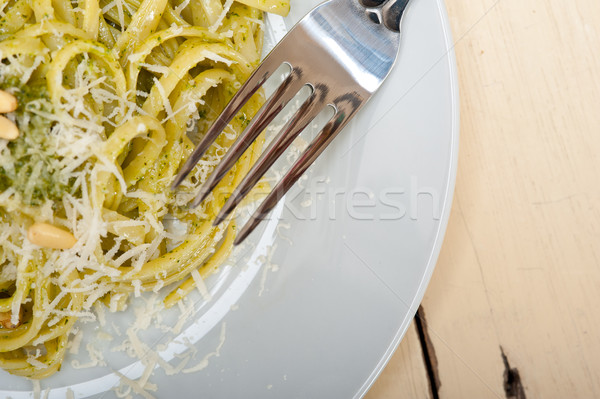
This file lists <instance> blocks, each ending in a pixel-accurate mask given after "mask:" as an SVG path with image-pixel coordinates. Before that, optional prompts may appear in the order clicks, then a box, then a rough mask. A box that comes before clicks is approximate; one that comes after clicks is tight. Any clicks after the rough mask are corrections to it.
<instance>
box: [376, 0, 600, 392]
mask: <svg viewBox="0 0 600 399" xmlns="http://www.w3.org/2000/svg"><path fill="white" fill-rule="evenodd" d="M446 3H447V6H448V12H449V15H450V19H451V25H452V29H453V32H454V38H455V40H456V54H457V62H458V68H459V79H460V90H461V149H460V159H459V172H458V180H457V188H456V196H455V205H454V208H453V211H452V215H451V220H450V225H449V229H448V233H447V236H446V241H445V243H444V248H443V250H442V254H441V256H440V259H439V262H438V267H437V270H436V272H435V274H434V276H433V279H432V281H431V285H430V287H429V289H428V291H427V294H426V296H425V300H424V302H423V306H424V308H425V309H426V311H427V320H428V324H429V332H430V335H431V339H432V342H433V344H434V348H435V351H436V355H437V359H438V373H439V376H440V379H441V387H440V390H439V392H438V395H439V397H440V398H444V399H446V398H461V399H462V398H505V397H511V395H512V397H515V396H514V395H516V394H515V393H514V391H511V390H510V389H508V388H510V384H508V386H505V382H506V381H505V380H506V379H507V376H514V374H505V372H507V367H506V363H505V362H504V360H503V358H502V350H503V351H504V354H505V355H506V360H507V361H508V362H509V364H510V367H509V368H512V369H514V370H512V371H514V372H518V376H519V377H520V380H521V383H522V385H523V387H522V388H523V389H522V393H524V394H525V395H526V397H527V398H582V399H583V398H594V397H600V339H598V337H599V336H600V311H598V309H597V304H598V303H599V302H600V261H599V259H600V184H599V182H598V180H599V176H600V24H599V23H598V22H599V21H600V2H599V1H597V0H572V1H569V2H564V1H559V0H529V1H522V0H499V1H497V0H471V1H459V0H446ZM501 348H502V349H501ZM415 350H416V349H415V348H413V347H412V346H410V345H409V344H408V343H407V342H403V343H402V345H401V347H400V349H399V351H398V352H397V354H396V356H395V358H394V359H393V360H392V362H391V363H390V367H388V368H387V369H386V370H385V372H384V373H383V375H382V376H381V378H380V380H378V381H377V382H376V384H375V385H374V387H373V391H372V394H371V395H369V396H368V397H369V399H380V398H384V397H395V398H405V397H406V398H412V397H414V398H420V397H427V396H426V395H425V396H411V395H407V394H406V391H404V390H403V389H401V388H400V387H396V388H394V386H393V384H391V383H390V382H389V381H394V380H395V379H397V378H400V377H399V375H400V374H403V373H408V374H409V375H412V374H414V371H412V370H411V371H410V372H409V371H407V369H406V368H407V367H411V366H409V365H408V363H406V362H405V361H404V358H406V357H411V356H415V354H414V353H412V352H413V351H415ZM419 350H420V348H419ZM398 364H400V365H402V366H401V367H400V368H398V366H397V365H398ZM412 367H418V366H412ZM509 382H510V381H509ZM394 389H396V390H395V391H394ZM378 392H386V395H388V396H381V395H379V396H378Z"/></svg>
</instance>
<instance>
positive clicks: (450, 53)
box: [354, 0, 460, 398]
mask: <svg viewBox="0 0 600 399" xmlns="http://www.w3.org/2000/svg"><path fill="white" fill-rule="evenodd" d="M435 2H436V5H437V9H438V13H439V17H440V22H441V28H442V31H443V35H444V42H445V46H446V54H445V55H444V56H443V58H441V59H440V61H441V60H447V61H448V66H449V75H450V82H449V83H450V86H449V89H450V100H451V101H450V104H451V119H452V125H451V140H450V154H449V165H448V172H449V173H448V178H447V180H446V183H447V185H446V187H447V190H446V192H445V196H444V201H443V206H442V208H441V217H440V223H439V225H438V229H437V232H436V235H435V240H434V245H433V249H432V251H431V253H430V256H429V260H428V261H427V265H426V266H425V269H424V274H423V278H422V279H421V282H420V284H419V287H418V290H417V293H416V295H415V296H414V298H413V301H412V303H411V304H410V308H409V310H408V312H407V313H406V316H405V317H404V320H403V321H402V323H401V325H400V327H399V328H398V330H397V332H396V335H395V336H394V338H393V339H392V340H391V342H390V344H389V346H388V348H387V350H386V351H385V352H384V354H383V356H382V357H381V358H380V360H379V362H378V363H377V365H376V366H375V368H374V369H373V372H372V373H371V374H370V375H369V377H368V378H367V380H366V381H365V382H364V383H363V385H362V386H361V388H360V389H359V390H358V392H357V393H356V394H355V395H354V398H362V397H363V396H364V395H366V394H367V393H368V392H369V390H370V389H371V388H372V386H373V384H374V383H375V381H376V380H377V379H378V378H379V377H380V376H381V373H382V372H383V370H384V369H385V367H386V366H387V365H388V363H389V361H390V359H391V358H392V356H393V355H394V354H395V353H396V351H397V350H398V347H399V346H400V343H401V342H402V339H403V338H404V335H405V334H406V331H407V330H408V327H409V326H410V324H411V323H412V321H413V319H414V317H415V315H416V313H417V310H418V308H419V306H420V304H421V302H422V301H423V297H424V296H425V292H426V290H427V287H428V286H429V282H430V280H431V277H432V275H433V272H434V270H435V268H436V265H437V261H438V259H439V255H440V252H441V249H442V245H443V242H444V238H445V236H446V232H447V228H448V222H449V219H450V213H451V210H452V205H453V202H454V194H455V188H456V178H457V174H458V173H457V172H458V153H459V139H460V92H459V78H458V65H457V62H456V53H455V51H454V49H455V46H456V43H454V39H453V35H452V29H451V26H450V18H449V16H448V10H447V7H446V4H445V2H444V0H435Z"/></svg>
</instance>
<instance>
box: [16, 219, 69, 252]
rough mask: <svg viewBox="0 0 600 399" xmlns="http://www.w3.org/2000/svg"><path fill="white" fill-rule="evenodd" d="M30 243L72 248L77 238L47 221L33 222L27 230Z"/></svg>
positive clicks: (53, 247) (45, 246) (55, 247)
mask: <svg viewBox="0 0 600 399" xmlns="http://www.w3.org/2000/svg"><path fill="white" fill-rule="evenodd" d="M27 238H28V239H29V242H31V243H32V244H35V245H38V246H40V247H44V248H51V249H69V248H73V246H74V245H75V243H76V242H77V239H76V238H75V236H73V234H71V233H70V232H68V231H66V230H63V229H61V228H59V227H56V226H53V225H51V224H48V223H34V224H33V225H32V226H31V227H30V228H29V230H28V231H27Z"/></svg>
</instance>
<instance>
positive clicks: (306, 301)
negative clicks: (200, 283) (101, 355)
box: [0, 0, 458, 399]
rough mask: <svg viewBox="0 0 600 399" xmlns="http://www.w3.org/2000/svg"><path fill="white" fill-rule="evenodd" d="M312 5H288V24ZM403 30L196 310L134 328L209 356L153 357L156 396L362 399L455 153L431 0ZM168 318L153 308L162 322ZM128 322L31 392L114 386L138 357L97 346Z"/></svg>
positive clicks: (410, 291) (442, 219) (177, 353)
mask: <svg viewBox="0 0 600 399" xmlns="http://www.w3.org/2000/svg"><path fill="white" fill-rule="evenodd" d="M318 3H320V1H319V0H302V1H300V0H294V1H292V7H293V11H292V15H291V16H290V17H288V18H287V19H286V20H285V24H286V25H287V26H288V27H289V26H291V25H292V24H293V23H294V22H295V21H297V20H299V19H300V17H301V16H303V15H304V14H305V13H306V12H308V11H309V10H310V9H311V8H312V7H314V6H315V5H317V4H318ZM273 21H274V22H273ZM274 24H275V25H274ZM276 25H277V20H276V19H275V20H272V23H271V27H272V28H275V31H277V26H276ZM402 29H403V32H404V34H403V38H402V48H401V52H400V59H399V63H398V65H397V66H396V68H395V69H394V71H393V72H392V74H391V76H390V78H389V79H388V81H387V82H386V83H385V85H384V87H383V89H382V90H381V91H380V92H379V93H378V94H377V95H376V96H375V97H374V98H373V100H372V101H371V102H370V103H369V104H368V105H367V106H366V108H365V109H364V110H363V111H362V113H361V114H360V115H359V117H358V118H357V119H356V120H355V121H353V122H352V123H351V125H350V126H349V127H348V128H347V129H346V130H345V131H344V132H343V133H342V134H341V135H340V137H339V138H338V139H337V140H336V141H335V142H334V143H333V144H332V146H331V147H330V148H329V149H328V150H327V152H326V154H325V155H324V156H323V157H322V158H321V159H320V160H319V161H318V162H317V164H316V165H314V167H313V168H312V169H311V170H310V172H309V173H308V178H307V179H303V180H302V181H301V184H300V187H297V188H296V189H295V190H293V191H292V192H291V193H290V195H288V198H287V201H286V202H285V204H283V203H282V204H281V206H279V207H278V209H277V210H276V211H275V212H274V217H273V218H271V220H270V221H269V222H268V223H265V225H264V226H263V228H262V232H257V233H255V234H254V235H253V236H252V237H251V239H250V241H251V243H250V244H249V245H245V246H244V247H242V248H240V249H238V250H237V254H236V256H234V258H233V259H232V260H231V261H230V266H226V267H224V268H223V270H222V272H221V273H220V274H219V275H218V276H216V277H215V278H213V279H211V280H210V281H208V282H207V284H208V286H209V289H210V290H211V292H212V293H213V300H212V301H210V302H208V303H204V302H203V301H202V299H201V297H200V296H199V295H197V296H192V299H193V300H194V302H195V305H196V306H195V312H194V313H193V314H192V315H191V316H189V317H188V319H189V320H188V322H187V323H186V324H185V327H184V328H183V330H182V332H181V334H180V335H179V337H177V334H164V333H163V332H159V331H154V332H152V331H149V332H146V333H142V334H141V335H142V338H143V339H144V342H146V343H147V344H148V345H150V346H151V347H152V348H154V349H159V355H160V356H161V358H162V359H164V360H166V361H170V364H172V365H177V364H180V362H181V358H182V356H185V355H186V353H187V354H190V353H195V355H194V356H193V357H191V358H190V359H189V363H187V364H186V368H193V367H195V366H197V368H201V367H202V365H205V366H206V367H205V368H203V369H202V370H200V371H198V372H194V373H179V374H175V375H170V376H167V375H166V374H165V372H164V371H163V370H162V369H161V368H156V369H155V370H154V373H153V375H152V376H151V378H150V381H151V382H152V383H153V384H155V386H156V389H157V390H156V391H149V393H150V394H152V395H153V396H154V397H157V398H170V397H172V396H173V394H175V393H176V394H177V397H178V398H181V399H187V398H199V397H202V398H227V399H234V398H244V399H247V398H259V397H260V398H286V399H290V398H328V399H329V398H350V397H361V396H362V395H364V393H365V392H366V391H367V390H368V388H369V386H370V385H371V383H372V382H373V381H374V379H375V378H376V377H377V375H378V374H379V372H380V371H381V370H382V368H383V367H384V365H385V364H386V362H387V360H388V359H389V357H390V356H391V354H392V353H393V351H394V350H395V348H396V347H397V345H398V343H399V342H400V339H401V338H402V336H403V334H404V332H405V331H406V329H407V327H408V325H409V323H410V322H411V320H412V317H413V316H414V313H415V312H416V309H417V307H418V305H419V303H420V301H421V299H422V297H423V294H424V292H425V288H426V287H427V283H428V281H429V278H430V276H431V274H432V272H433V269H434V266H435V263H436V260H437V257H438V254H439V251H440V247H441V244H442V238H443V234H444V231H445V227H446V224H447V220H448V215H449V212H450V204H451V199H452V193H453V189H454V180H455V175H456V161H457V151H458V92H457V78H456V69H455V60H454V53H453V51H452V40H451V35H450V30H449V25H448V19H447V16H446V12H445V9H444V5H443V2H442V0H413V2H412V4H411V5H410V7H409V9H408V11H407V14H406V17H405V19H404V22H403V26H402ZM169 317H170V318H171V319H169ZM178 317H179V313H178V312H170V313H169V312H166V314H165V320H164V321H163V323H164V324H169V323H171V325H172V324H174V323H175V322H176V321H177V318H178ZM133 319H134V317H133V312H132V311H130V312H125V313H122V314H118V315H109V316H108V322H107V324H106V326H105V327H104V328H103V329H102V330H99V329H98V326H97V323H89V324H87V325H85V326H83V329H84V330H85V331H86V334H85V335H84V341H83V343H82V344H81V346H80V349H79V354H77V355H75V354H69V355H68V356H67V359H66V361H65V363H64V365H63V368H62V370H61V371H60V372H59V373H57V374H56V375H54V376H52V377H51V378H48V379H47V380H44V381H42V382H41V390H42V397H48V398H65V397H66V396H67V393H68V390H70V391H71V392H73V393H74V397H96V398H113V397H117V394H116V392H115V391H113V390H112V388H113V387H114V386H115V384H117V381H118V377H117V376H116V375H115V374H114V373H113V372H112V371H113V370H119V371H120V373H122V374H124V375H125V376H127V377H129V378H132V379H133V378H138V377H139V376H140V375H141V374H142V373H143V371H144V364H143V363H142V362H135V361H132V360H130V359H128V358H127V357H125V356H123V355H121V354H114V353H112V352H110V347H112V346H114V345H115V342H117V341H119V339H121V338H119V336H118V334H117V331H116V330H115V329H114V328H113V327H112V326H113V325H116V326H117V330H120V331H121V333H124V330H125V329H126V328H127V326H130V325H131V323H132V320H133ZM169 320H170V321H169ZM98 331H102V332H100V334H99V333H98ZM107 334H110V335H111V336H112V337H113V338H114V341H112V342H109V341H107V340H105V339H106V338H108V335H107ZM173 338H176V339H175V341H172V339H173ZM169 341H170V342H171V344H170V345H167V346H165V347H160V345H159V344H158V343H157V342H161V343H164V342H169ZM88 342H89V343H91V345H95V347H97V348H99V349H100V350H102V351H104V352H105V356H106V359H107V360H106V363H107V364H106V366H99V367H94V368H91V369H77V368H74V367H73V365H74V364H75V365H77V362H79V363H80V364H81V363H86V362H88V361H89V360H90V357H89V355H88V353H87V350H86V343H88ZM184 343H185V344H184ZM190 348H191V349H190ZM217 348H218V351H217V352H218V356H215V350H216V349H217ZM205 358H206V359H207V360H208V361H207V362H206V363H205V364H204V363H203V362H202V361H203V360H204V359H205ZM74 362H75V363H74ZM0 397H2V398H5V397H12V398H14V399H18V398H30V397H33V393H32V383H31V382H29V381H27V380H24V379H21V378H17V377H13V376H10V375H8V374H7V373H5V372H3V371H0ZM134 397H135V395H134Z"/></svg>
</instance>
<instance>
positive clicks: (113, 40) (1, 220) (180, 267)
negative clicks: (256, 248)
mask: <svg viewBox="0 0 600 399" xmlns="http://www.w3.org/2000/svg"><path fill="white" fill-rule="evenodd" d="M0 9H1V10H2V12H1V14H0V16H1V19H0V59H1V62H0V89H1V90H2V91H1V92H0V97H1V96H2V95H6V96H7V98H9V99H10V98H16V99H17V104H18V106H17V108H16V109H13V108H14V107H13V108H10V107H9V108H7V109H6V110H0V112H4V116H2V117H0V122H1V123H0V126H4V125H3V124H5V125H6V126H9V127H10V126H12V129H13V130H8V128H7V130H3V131H4V133H2V132H1V131H0V137H4V138H0V366H1V367H2V368H4V369H5V370H7V371H8V372H10V373H12V374H15V375H21V376H26V377H29V378H35V379H40V378H44V377H46V376H49V375H51V374H52V373H54V372H56V371H57V370H58V369H59V368H60V365H61V362H62V360H63V358H64V355H65V350H66V347H67V340H68V336H69V331H70V330H71V328H72V327H73V324H74V323H75V321H76V320H77V319H78V318H81V317H92V318H93V314H92V312H91V310H92V306H93V305H94V304H96V303H97V302H99V301H101V302H103V303H104V304H106V305H107V306H108V307H109V308H110V309H111V310H112V311H117V310H120V309H122V308H124V306H125V303H126V301H127V299H128V298H129V296H130V295H136V296H137V295H139V294H140V293H141V292H144V291H149V290H154V291H158V290H161V289H162V288H163V287H167V286H168V289H170V290H171V291H170V294H168V295H167V296H166V299H165V305H166V306H171V305H173V304H174V303H176V302H177V301H178V300H180V299H181V298H183V297H184V296H185V295H187V293H189V292H190V291H191V290H192V289H193V288H194V284H195V280H194V278H193V277H196V278H197V276H198V272H199V274H200V276H202V277H206V276H207V275H209V274H210V273H212V272H213V271H214V270H215V269H216V268H218V266H219V264H220V263H222V262H223V260H224V259H225V258H226V257H227V255H228V254H229V251H230V250H231V247H232V242H233V237H234V235H235V224H234V222H233V221H231V222H230V223H229V224H223V226H222V227H214V226H213V225H212V221H211V219H213V218H214V216H215V211H216V210H218V209H219V208H220V207H221V206H222V205H223V203H224V201H225V199H226V198H225V194H223V195H217V194H215V195H214V196H212V197H211V198H210V199H209V201H207V202H205V204H203V205H202V206H201V207H199V208H197V209H188V208H187V207H186V205H187V204H188V203H189V202H190V201H191V199H192V198H193V197H194V192H195V188H196V187H197V186H198V185H199V184H201V183H202V182H203V181H204V180H205V179H206V177H207V175H208V174H209V173H210V171H211V169H212V168H213V167H214V166H215V165H216V164H217V163H218V162H219V160H220V158H221V157H222V156H223V155H224V152H225V151H226V149H227V148H228V146H230V145H231V144H232V143H233V140H235V138H236V137H237V135H238V134H239V133H240V132H241V131H242V130H243V128H244V127H245V126H246V125H247V123H248V120H249V119H250V118H251V117H252V116H253V115H254V113H255V112H256V111H257V110H258V108H259V107H260V105H261V103H262V98H261V95H260V94H258V95H256V96H255V97H254V98H253V99H252V100H251V101H250V102H249V103H248V104H247V105H246V106H245V108H244V109H243V110H242V111H241V112H240V114H239V115H238V116H237V117H236V118H235V119H234V120H233V122H232V123H231V124H230V126H229V127H228V129H227V130H226V132H225V133H224V134H223V135H221V137H219V139H218V140H217V142H216V143H215V145H213V147H212V148H211V149H210V150H209V152H208V153H207V155H206V156H205V157H204V159H203V160H202V161H201V162H200V163H199V165H198V166H197V167H196V169H195V170H194V172H193V173H192V176H191V177H190V178H188V179H187V180H186V182H184V184H183V187H182V189H181V190H179V191H177V192H172V191H171V190H170V189H169V187H170V184H171V181H172V180H173V178H174V176H175V174H176V172H177V170H178V168H179V166H180V165H181V164H182V162H183V161H185V159H186V158H187V157H188V156H189V154H190V153H191V151H192V149H193V144H192V139H190V137H193V136H194V135H201V134H202V132H203V131H205V129H206V128H207V127H208V126H210V124H211V123H212V121H213V120H214V119H215V118H216V117H217V116H218V113H219V111H220V110H221V109H222V108H223V107H224V106H225V104H226V103H227V101H228V99H229V98H230V97H231V96H232V95H233V93H234V92H235V91H236V90H237V89H238V88H239V86H240V85H241V83H242V82H243V81H244V80H245V79H247V77H248V76H249V74H250V73H251V72H252V70H253V69H254V67H255V66H256V65H257V63H258V62H259V58H260V53H261V48H262V37H263V36H262V35H263V29H262V28H263V14H262V13H263V11H267V12H275V13H279V14H282V15H284V14H285V13H287V12H288V10H289V0H237V1H233V0H225V1H221V0H181V1H180V0H68V1H67V0H52V1H51V0H0ZM2 101H3V100H2V99H1V98H0V103H1V102H2ZM15 126H16V128H17V129H18V130H16V129H14V127H15ZM0 129H2V128H1V127H0ZM9 132H13V133H14V134H13V135H12V136H9ZM2 134H4V136H1V135H2ZM11 134H12V133H11ZM260 146H261V141H260V140H259V141H258V142H257V143H256V144H254V146H253V147H252V148H250V149H249V150H248V152H247V153H246V154H245V155H244V156H243V157H242V159H241V160H240V161H239V162H238V164H237V165H236V166H235V168H234V169H232V172H231V173H230V174H229V175H228V176H227V177H226V178H225V179H224V180H223V182H222V183H221V185H220V186H219V187H218V188H217V190H216V193H227V192H228V191H230V187H232V186H235V185H236V184H237V182H238V181H239V180H240V179H241V177H242V176H243V175H244V173H245V172H246V171H248V169H249V167H250V166H251V164H252V162H253V161H254V160H255V159H256V157H257V156H258V153H259V151H260ZM174 221H178V222H174ZM174 224H179V225H180V226H179V228H173V225H174ZM181 226H183V227H184V228H181ZM179 230H182V231H181V232H178V231H179Z"/></svg>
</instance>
